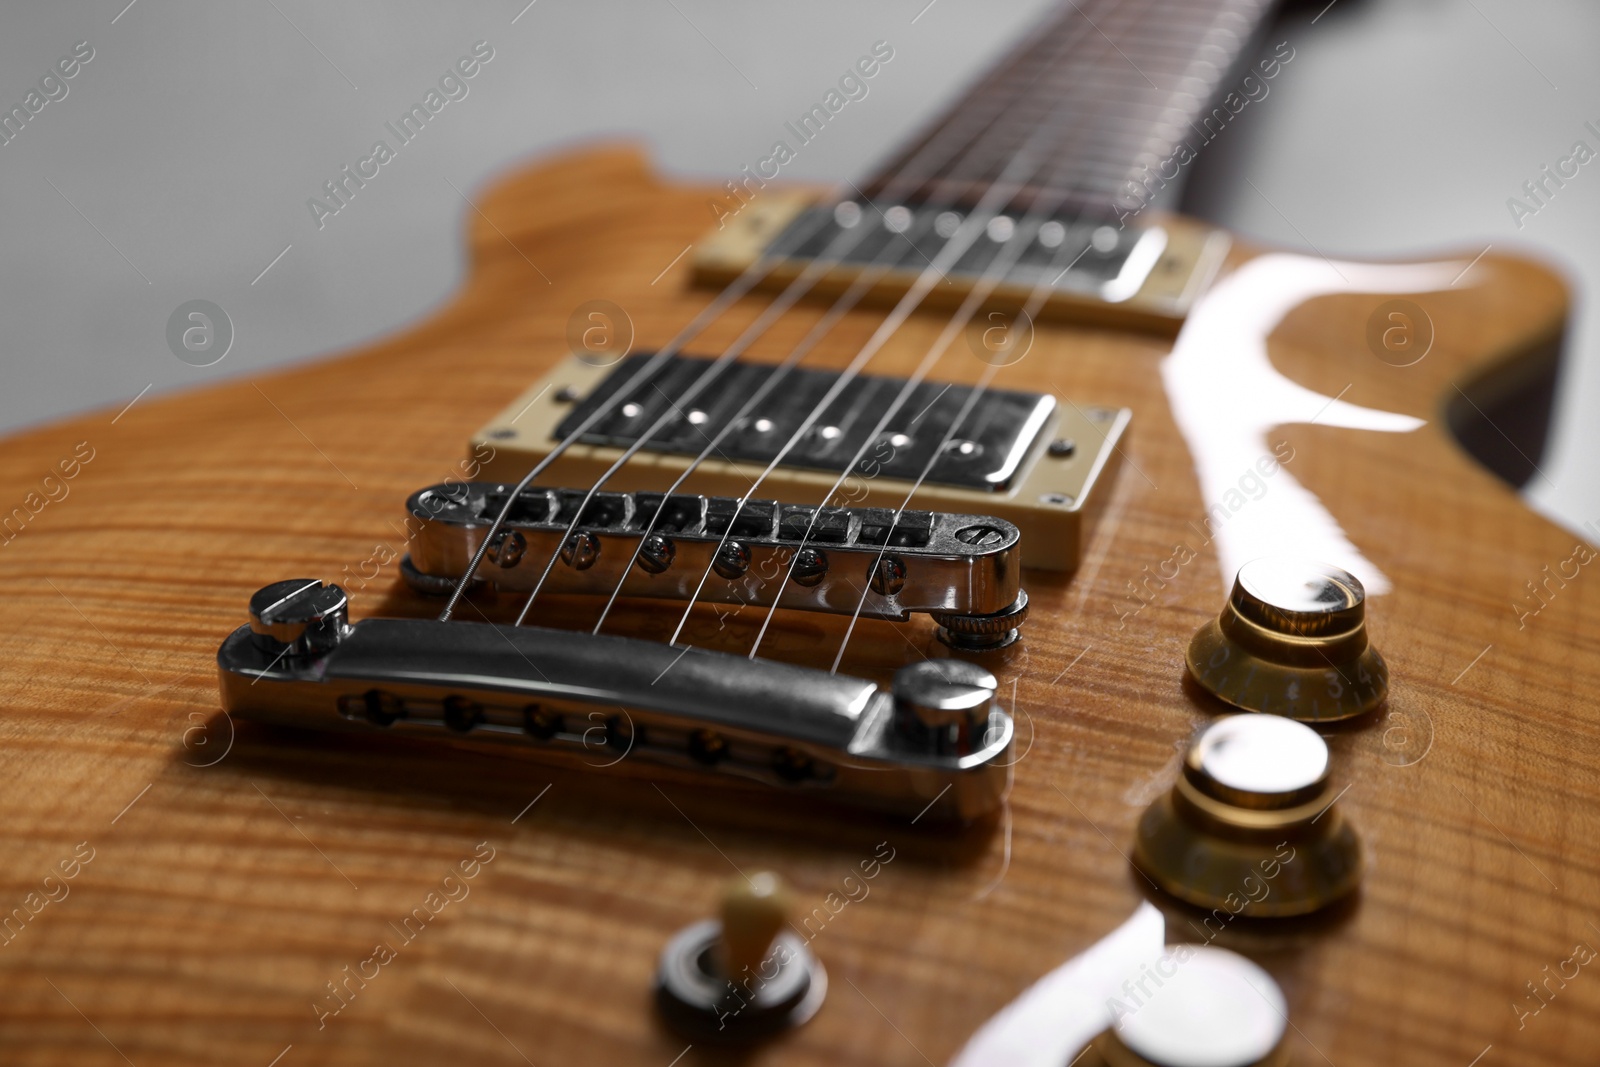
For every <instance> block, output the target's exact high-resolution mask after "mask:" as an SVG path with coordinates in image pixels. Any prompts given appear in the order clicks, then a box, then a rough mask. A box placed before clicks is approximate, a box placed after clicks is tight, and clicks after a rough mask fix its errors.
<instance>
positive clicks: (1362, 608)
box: [1187, 557, 1389, 722]
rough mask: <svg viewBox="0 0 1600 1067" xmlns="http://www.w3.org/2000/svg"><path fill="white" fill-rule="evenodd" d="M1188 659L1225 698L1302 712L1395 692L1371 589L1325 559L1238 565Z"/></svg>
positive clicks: (1303, 715)
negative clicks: (1374, 633)
mask: <svg viewBox="0 0 1600 1067" xmlns="http://www.w3.org/2000/svg"><path fill="white" fill-rule="evenodd" d="M1187 661H1188V667H1189V673H1190V674H1191V675H1193V677H1194V680H1195V681H1196V682H1198V683H1199V684H1200V686H1201V687H1202V688H1204V689H1205V690H1206V691H1207V692H1209V693H1211V694H1212V695H1213V696H1215V697H1217V698H1218V699H1219V700H1222V701H1224V702H1225V703H1228V704H1232V705H1233V706H1234V707H1236V708H1243V709H1244V710H1245V711H1264V712H1269V713H1271V714H1273V715H1283V716H1286V717H1288V718H1291V719H1298V720H1300V721H1301V722H1338V721H1340V720H1342V719H1351V718H1355V717H1356V716H1358V715H1364V714H1366V713H1368V712H1370V711H1372V710H1373V709H1375V708H1377V707H1378V706H1379V705H1380V704H1382V703H1383V701H1384V699H1385V697H1387V696H1388V693H1389V668H1388V665H1387V664H1385V663H1384V662H1383V657H1382V656H1380V655H1378V651H1377V649H1375V648H1373V647H1372V644H1371V642H1370V641H1368V639H1367V627H1366V590H1365V589H1363V588H1362V586H1361V582H1360V580H1359V579H1357V578H1356V576H1355V575H1353V574H1350V573H1349V572H1347V571H1343V570H1340V569H1339V568H1337V567H1333V566H1329V565H1328V564H1325V563H1312V562H1308V561H1304V560H1297V559H1287V558H1281V557H1270V558H1267V559H1258V560H1253V561H1251V562H1249V563H1246V564H1245V565H1244V566H1243V567H1240V568H1239V574H1238V577H1237V578H1236V579H1235V580H1234V583H1233V592H1232V593H1231V594H1230V595H1229V597H1228V602H1227V604H1226V605H1224V606H1223V609H1222V614H1221V615H1220V616H1219V617H1218V618H1215V619H1213V620H1211V621H1210V622H1208V623H1206V624H1205V625H1204V626H1202V627H1201V628H1200V629H1199V631H1198V632H1197V633H1196V634H1195V635H1194V639H1193V640H1192V641H1191V642H1190V643H1189V653H1188V656H1187Z"/></svg>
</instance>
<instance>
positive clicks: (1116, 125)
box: [866, 0, 1275, 212]
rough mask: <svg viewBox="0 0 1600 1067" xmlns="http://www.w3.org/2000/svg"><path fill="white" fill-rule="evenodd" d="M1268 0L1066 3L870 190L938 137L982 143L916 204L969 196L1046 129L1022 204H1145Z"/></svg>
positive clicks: (921, 192) (1222, 85) (872, 189)
mask: <svg viewBox="0 0 1600 1067" xmlns="http://www.w3.org/2000/svg"><path fill="white" fill-rule="evenodd" d="M1274 3H1275V0H1078V2H1076V3H1074V2H1073V0H1067V2H1066V3H1065V4H1064V6H1063V7H1062V8H1061V9H1060V10H1059V11H1058V12H1056V13H1054V14H1052V15H1050V16H1049V17H1047V18H1046V20H1045V21H1044V22H1043V23H1041V24H1040V26H1039V27H1038V28H1037V29H1035V30H1034V31H1033V33H1032V34H1030V36H1029V37H1028V39H1027V40H1026V41H1025V42H1024V43H1023V44H1022V45H1021V46H1020V47H1019V48H1017V49H1016V50H1014V51H1013V52H1011V53H1010V54H1008V55H1006V56H1005V57H1003V58H1002V59H1001V60H1000V61H999V62H998V63H997V64H996V65H995V66H994V67H992V68H991V69H990V70H989V71H988V72H987V73H986V74H984V75H983V76H982V77H980V78H979V79H978V81H977V82H976V84H975V85H974V86H973V87H972V88H971V89H970V90H969V91H968V92H967V93H965V94H964V95H963V96H962V97H961V98H960V99H959V100H957V101H956V103H955V104H954V105H952V106H951V107H950V108H948V109H947V110H946V111H945V112H943V113H942V114H941V115H939V116H938V118H936V119H935V120H934V121H933V122H932V123H930V124H929V125H928V127H927V128H926V129H924V130H923V132H922V133H921V134H920V135H919V136H918V137H916V138H915V139H914V140H912V141H911V142H910V144H909V145H908V146H907V147H906V148H904V149H903V150H901V151H900V152H898V153H897V154H896V155H895V156H894V157H893V158H892V159H891V161H890V162H889V163H888V164H886V165H885V166H884V167H882V168H881V169H880V170H879V171H877V173H876V174H875V175H874V176H873V178H872V179H871V180H870V181H869V182H868V184H867V186H866V188H867V191H868V193H869V195H872V196H873V197H874V198H877V197H878V196H879V195H880V194H882V193H883V192H884V191H885V189H886V188H887V187H888V185H889V182H890V180H891V179H892V178H894V176H895V175H896V174H898V173H900V172H902V171H907V168H909V171H908V173H911V174H916V175H917V177H921V175H920V174H919V173H918V171H919V168H918V167H917V165H916V163H915V162H914V161H915V159H916V157H917V153H918V151H919V149H921V148H922V147H923V146H924V145H925V144H927V143H928V142H929V141H930V140H932V139H934V138H936V137H943V138H946V141H945V142H944V143H945V145H947V146H948V145H949V144H950V143H952V142H959V143H963V144H976V145H977V147H978V150H976V151H972V152H968V153H965V154H964V155H963V156H962V158H959V159H956V160H954V161H952V162H948V163H946V164H945V165H943V166H941V167H939V168H937V169H936V171H935V172H934V173H932V174H930V175H928V178H927V180H925V181H921V182H920V183H918V191H917V193H916V195H915V196H914V197H911V198H910V199H916V200H927V199H932V198H935V197H937V198H941V199H943V198H951V199H954V200H955V201H957V202H958V203H968V204H970V203H971V202H973V201H975V200H976V199H977V198H978V197H979V196H981V195H982V192H983V190H984V189H985V188H987V187H988V185H989V184H990V183H991V182H993V180H994V179H995V177H996V176H997V175H998V174H999V173H1000V171H1001V170H1002V169H1003V168H1004V167H1005V165H1006V164H1007V163H1008V162H1009V161H1010V160H1011V159H1012V158H1013V157H1014V156H1015V155H1016V154H1017V153H1018V152H1020V151H1021V150H1022V149H1023V147H1024V145H1025V144H1027V143H1028V142H1029V139H1030V138H1031V137H1033V136H1034V134H1035V132H1036V131H1037V130H1039V128H1040V127H1041V126H1048V127H1049V130H1048V132H1047V133H1046V134H1044V135H1043V137H1042V138H1041V142H1040V144H1041V145H1042V149H1043V151H1042V158H1041V163H1040V166H1039V170H1038V175H1039V176H1038V178H1037V179H1036V180H1034V181H1033V182H1031V183H1030V184H1029V191H1028V196H1027V197H1024V198H1023V199H1024V200H1026V199H1028V198H1031V197H1032V196H1037V195H1040V194H1041V193H1045V192H1048V193H1051V194H1055V195H1058V196H1061V197H1064V198H1066V200H1067V201H1068V202H1069V203H1074V204H1077V205H1079V206H1081V207H1083V208H1085V209H1089V210H1094V209H1100V210H1105V211H1109V212H1116V211H1118V210H1119V209H1127V208H1129V207H1138V206H1142V204H1143V202H1144V200H1146V199H1147V198H1148V197H1149V195H1150V194H1149V193H1148V192H1146V190H1147V189H1149V187H1150V182H1149V175H1150V173H1151V171H1154V170H1155V169H1156V168H1158V167H1161V166H1162V164H1163V163H1165V162H1166V161H1167V160H1169V159H1170V158H1172V157H1173V156H1174V154H1175V153H1176V152H1178V150H1179V146H1180V145H1181V144H1182V143H1184V142H1185V141H1187V142H1188V143H1189V144H1190V145H1191V146H1195V147H1197V146H1198V145H1199V144H1200V143H1202V142H1203V141H1204V140H1205V139H1206V134H1205V132H1204V129H1205V127H1204V126H1203V123H1204V120H1205V117H1206V116H1207V114H1208V113H1209V112H1210V111H1211V109H1212V107H1213V103H1214V101H1216V100H1217V99H1218V98H1219V97H1221V96H1224V95H1225V94H1226V93H1227V91H1228V90H1229V89H1230V88H1232V86H1231V83H1230V79H1232V80H1239V79H1241V78H1242V76H1243V73H1244V72H1243V71H1240V70H1238V67H1239V61H1240V60H1241V58H1243V56H1244V54H1245V50H1246V49H1247V48H1248V47H1249V46H1250V45H1251V43H1252V41H1253V40H1254V38H1255V36H1256V34H1257V32H1258V31H1259V30H1260V29H1261V27H1262V25H1263V23H1264V21H1265V19H1266V17H1267V15H1268V14H1269V13H1270V11H1271V9H1272V8H1273V6H1274ZM1213 125H1215V123H1213ZM979 138H981V139H982V140H981V141H979V140H978V139H979ZM934 155H938V156H940V157H941V158H944V157H945V156H948V155H949V153H948V152H938V153H934ZM1146 168H1149V169H1148V170H1147V169H1146ZM929 169H930V170H934V168H931V167H930V168H929ZM1167 169H1168V170H1169V171H1171V170H1172V169H1173V168H1172V165H1171V164H1168V165H1167ZM1179 178H1181V175H1179ZM1176 180H1177V179H1174V180H1172V181H1169V182H1168V183H1166V184H1170V185H1175V184H1176ZM902 187H903V184H902Z"/></svg>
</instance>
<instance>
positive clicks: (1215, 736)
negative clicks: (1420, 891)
mask: <svg viewBox="0 0 1600 1067" xmlns="http://www.w3.org/2000/svg"><path fill="white" fill-rule="evenodd" d="M1337 796H1338V794H1337V793H1336V792H1335V791H1334V789H1333V784H1332V782H1331V781H1330V779H1329V776H1328V746H1327V743H1326V742H1324V741H1323V740H1322V738H1321V737H1319V736H1318V735H1317V732H1316V731H1315V730H1312V729H1311V728H1310V727H1309V726H1303V725H1301V724H1300V723H1297V722H1294V721H1292V720H1289V719H1282V718H1278V717H1277V716H1272V715H1230V716H1227V717H1226V718H1222V719H1218V720H1217V721H1215V722H1213V723H1212V724H1211V725H1210V726H1208V727H1206V728H1205V729H1204V730H1203V731H1201V733H1200V734H1199V736H1198V737H1197V738H1196V739H1195V741H1194V743H1193V744H1191V745H1190V746H1189V752H1188V754H1187V755H1186V756H1185V757H1184V761H1183V771H1182V773H1181V774H1179V776H1178V781H1177V783H1176V784H1175V785H1174V786H1173V787H1172V791H1171V792H1170V793H1169V794H1167V795H1166V796H1164V797H1162V798H1161V799H1159V800H1157V801H1156V802H1155V803H1154V804H1152V805H1151V806H1150V808H1149V810H1147V811H1146V812H1145V813H1144V816H1143V817H1142V818H1141V819H1140V820H1139V827H1138V831H1137V835H1136V838H1135V841H1134V848H1133V862H1134V864H1135V866H1137V867H1138V868H1139V870H1141V871H1143V872H1144V874H1145V876H1146V877H1148V878H1149V879H1150V880H1151V881H1152V882H1154V883H1155V884H1156V885H1157V886H1158V887H1160V888H1161V890H1162V891H1163V892H1166V893H1169V894H1171V895H1172V896H1174V897H1176V898H1178V899H1179V900H1181V901H1184V902H1186V903H1189V904H1193V905H1195V906H1197V907H1201V908H1205V909H1208V910H1211V912H1212V917H1214V918H1216V920H1217V929H1215V930H1213V931H1212V936H1215V934H1216V933H1220V932H1221V929H1222V928H1223V927H1226V925H1227V924H1228V923H1229V922H1231V921H1232V919H1233V918H1234V917H1235V916H1239V915H1244V916H1250V917H1280V916H1290V915H1306V914H1309V913H1311V912H1314V911H1318V910H1320V909H1322V908H1325V907H1327V906H1329V905H1331V904H1334V903H1336V902H1338V901H1340V900H1343V899H1345V898H1346V897H1348V896H1349V895H1350V894H1351V893H1353V892H1354V891H1355V890H1356V888H1357V886H1358V885H1359V884H1360V882H1361V869H1362V860H1361V843H1360V840H1359V839H1358V838H1357V837H1356V834H1355V831H1354V830H1353V829H1352V828H1351V826H1350V824H1349V823H1348V822H1347V821H1346V820H1345V818H1344V816H1343V814H1342V813H1341V812H1340V810H1339V809H1338V807H1337V806H1335V805H1334V800H1335V799H1336V798H1337ZM1206 925H1207V927H1208V928H1210V927H1211V925H1212V923H1211V918H1208V919H1207V920H1206Z"/></svg>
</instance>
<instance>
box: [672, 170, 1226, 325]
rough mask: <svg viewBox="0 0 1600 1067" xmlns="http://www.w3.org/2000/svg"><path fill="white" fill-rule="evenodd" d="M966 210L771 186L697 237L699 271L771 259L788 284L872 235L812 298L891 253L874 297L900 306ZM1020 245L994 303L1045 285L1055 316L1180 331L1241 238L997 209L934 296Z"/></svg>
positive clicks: (717, 272) (772, 285)
mask: <svg viewBox="0 0 1600 1067" xmlns="http://www.w3.org/2000/svg"><path fill="white" fill-rule="evenodd" d="M1151 215H1152V216H1154V215H1155V213H1154V212H1152V213H1151ZM963 218H964V216H963V215H962V214H961V212H960V211H959V210H957V209H954V208H950V207H934V206H930V205H927V204H917V203H907V204H893V203H889V202H878V203H872V202H866V203H860V202H854V201H848V200H847V201H844V202H842V203H838V204H831V203H824V202H818V201H816V200H815V199H814V198H813V197H811V196H808V195H807V194H805V193H801V192H779V191H766V192H763V193H762V194H761V196H760V197H759V198H757V199H755V200H752V201H750V202H748V203H745V204H744V205H743V206H742V208H741V210H740V211H739V213H738V214H737V215H735V216H733V217H732V218H729V219H726V220H724V222H723V223H721V224H719V227H718V228H717V229H716V230H714V231H711V232H710V233H708V234H707V235H706V237H705V239H704V240H703V241H702V242H701V243H700V244H699V245H697V246H696V248H695V252H694V259H693V264H694V278H695V281H696V282H697V283H699V284H701V285H707V286H721V285H726V284H728V283H729V282H730V281H732V280H733V279H734V278H736V277H738V276H739V275H740V274H742V273H743V272H744V271H745V270H747V269H748V268H749V267H750V266H751V265H752V264H753V263H755V262H757V261H758V260H760V259H761V258H763V257H766V258H768V259H770V260H772V261H773V262H774V266H773V267H772V269H771V270H769V271H767V272H766V273H765V274H764V275H763V277H762V280H761V283H760V287H761V288H764V289H779V288H782V287H783V286H786V285H788V284H789V283H790V282H792V281H794V279H795V278H796V277H798V276H799V275H800V273H801V272H802V271H803V270H805V269H806V267H807V266H809V265H811V264H813V263H815V262H819V261H820V260H821V257H822V253H823V250H824V249H826V248H827V247H828V245H829V244H830V242H832V241H833V240H834V239H835V238H836V237H838V236H839V235H840V234H841V233H845V232H855V233H858V234H860V236H859V237H857V238H856V239H855V240H854V241H852V242H851V243H850V249H849V251H848V253H846V254H845V255H843V256H842V257H841V258H840V259H839V262H837V263H836V264H834V265H833V266H831V267H829V268H828V269H827V271H826V272H825V273H824V274H823V276H822V278H821V279H820V280H819V281H818V282H817V283H816V284H814V285H813V286H811V288H810V290H809V293H808V295H809V296H812V297H816V298H820V299H824V300H831V299H832V298H834V297H836V296H838V294H839V293H840V292H842V291H843V290H844V289H845V288H846V287H847V286H849V285H850V283H852V282H853V281H855V280H856V279H857V278H858V277H859V276H860V275H861V274H862V273H863V272H864V271H866V270H868V269H870V268H871V267H872V265H873V263H874V262H875V261H876V262H882V261H883V259H884V256H885V254H888V255H889V257H890V259H889V262H896V260H898V261H897V265H895V266H891V267H889V268H887V269H881V270H879V271H878V273H879V275H880V276H879V278H878V279H877V281H876V282H875V283H874V284H873V286H872V289H871V290H870V292H869V294H868V296H867V299H868V300H869V301H872V302H878V303H892V302H893V301H895V300H898V299H899V298H900V297H902V296H904V295H905V293H906V291H907V290H908V289H909V288H910V287H911V285H912V283H913V282H914V281H915V280H916V277H917V275H918V274H919V273H920V272H921V270H922V268H923V267H925V266H926V265H927V263H928V262H929V261H930V260H931V259H932V258H933V257H934V256H937V255H938V254H939V251H940V250H941V248H942V247H943V245H944V242H945V241H946V240H947V239H948V238H949V237H951V236H952V235H953V234H954V233H955V229H956V227H957V226H958V225H960V223H961V222H962V221H963ZM1011 243H1015V244H1017V245H1020V246H1021V248H1020V252H1019V255H1018V256H1017V262H1016V263H1015V264H1014V265H1013V266H1012V267H1011V269H1010V270H1008V271H1007V272H1006V274H1005V277H1003V278H1000V279H997V280H996V283H995V285H994V291H993V294H992V296H991V298H990V300H989V303H990V305H991V306H994V307H1002V308H1003V307H1012V308H1016V307H1021V306H1022V305H1023V303H1024V302H1026V301H1027V300H1028V298H1029V296H1030V294H1031V293H1032V291H1033V290H1034V289H1035V288H1036V287H1038V286H1041V285H1042V286H1044V287H1046V289H1047V292H1048V297H1047V299H1046V300H1045V303H1044V305H1043V307H1042V308H1041V315H1043V316H1048V317H1056V318H1070V319H1086V320H1092V321H1107V322H1112V323H1115V324H1117V325H1121V326H1129V327H1134V328H1142V329H1149V330H1152V331H1158V332H1169V333H1175V332H1177V329H1178V327H1179V326H1180V325H1181V324H1182V322H1183V319H1184V316H1186V315H1187V314H1188V312H1189V309H1190V308H1191V307H1192V306H1193V304H1194V301H1195V299H1196V298H1197V297H1198V296H1199V295H1200V293H1202V292H1203V291H1204V290H1205V288H1206V287H1207V286H1208V285H1209V284H1210V283H1211V280H1212V278H1213V277H1214V276H1215V275H1216V273H1217V271H1218V269H1219V268H1220V267H1221V266H1222V262H1223V259H1224V258H1225V257H1226V255H1227V252H1228V248H1229V246H1230V240H1229V238H1228V235H1227V234H1226V233H1224V232H1223V231H1221V230H1218V229H1216V228H1215V227H1212V226H1207V225H1205V224H1204V223H1200V222H1196V221H1194V220H1192V219H1185V218H1182V217H1179V216H1171V215H1162V216H1161V217H1160V218H1159V220H1156V219H1152V220H1150V221H1148V222H1147V221H1145V220H1143V219H1140V220H1138V221H1137V222H1136V223H1135V224H1134V225H1131V226H1124V225H1123V224H1122V223H1121V222H1119V221H1117V220H1116V219H1115V218H1114V217H1110V216H1098V217H1096V216H1085V215H1082V214H1079V213H1078V211H1077V210H1076V209H1075V208H1074V209H1064V210H1063V211H1062V212H1060V213H1059V214H1058V217H1056V218H1051V219H1043V220H1036V221H1032V222H1029V221H1027V220H1026V218H1024V217H1022V216H1012V215H997V216H995V218H994V219H993V220H991V222H990V224H989V226H988V228H987V230H986V232H985V233H984V234H983V235H982V236H981V237H979V239H978V241H977V242H976V243H975V244H974V245H973V246H972V248H971V249H969V250H968V251H967V252H966V253H965V254H964V255H963V256H962V257H961V259H960V260H959V261H957V263H956V264H955V266H954V267H953V268H952V269H951V270H950V272H949V274H948V276H947V279H946V280H947V281H948V282H949V283H950V284H948V285H940V286H938V287H936V288H935V289H934V290H933V292H931V293H929V294H928V297H927V300H928V302H929V303H930V304H933V305H953V304H956V303H959V302H960V301H961V300H962V299H963V298H965V297H966V296H967V294H968V293H970V292H971V291H972V289H973V287H974V286H975V285H977V284H978V282H979V279H980V278H981V277H983V275H984V273H985V270H986V268H987V267H988V266H989V263H990V261H991V260H993V259H995V258H996V255H997V252H998V250H999V249H1000V247H1001V246H1002V245H1005V244H1011ZM913 250H915V251H913ZM1061 262H1065V263H1067V267H1066V268H1065V269H1063V268H1062V267H1060V266H1058V265H1057V264H1058V263H1061Z"/></svg>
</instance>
